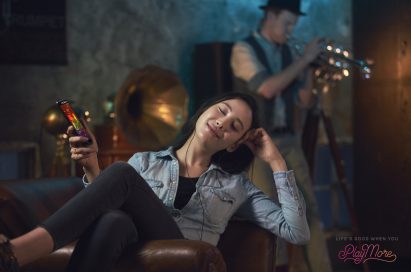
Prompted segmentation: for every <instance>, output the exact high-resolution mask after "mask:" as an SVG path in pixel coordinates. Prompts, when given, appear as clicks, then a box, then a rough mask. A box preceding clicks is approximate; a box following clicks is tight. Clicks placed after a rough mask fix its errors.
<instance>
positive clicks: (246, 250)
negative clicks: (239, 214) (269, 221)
mask: <svg viewBox="0 0 411 272" xmlns="http://www.w3.org/2000/svg"><path fill="white" fill-rule="evenodd" d="M217 247H218V248H219V249H220V251H221V253H222V254H223V257H224V260H225V263H226V265H227V271H235V272H248V271H260V272H272V271H274V267H275V260H276V259H275V253H276V252H275V248H276V236H275V235H274V234H272V233H271V232H269V231H267V230H265V229H263V228H261V227H259V226H257V225H255V224H252V223H250V222H245V221H230V222H229V224H228V226H227V228H226V230H225V232H224V233H223V235H222V236H221V238H220V241H219V243H218V245H217Z"/></svg>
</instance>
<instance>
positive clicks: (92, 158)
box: [67, 120, 100, 182]
mask: <svg viewBox="0 0 411 272" xmlns="http://www.w3.org/2000/svg"><path fill="white" fill-rule="evenodd" d="M81 123H82V124H83V126H85V127H86V129H87V131H88V133H89V135H90V137H91V140H92V144H91V145H87V146H85V145H82V144H83V143H84V142H86V141H87V140H88V139H87V138H86V137H83V136H76V135H75V134H74V127H73V126H69V127H68V129H67V135H69V143H70V153H71V158H72V159H73V160H75V161H76V162H77V163H78V164H79V165H81V166H82V167H83V170H84V172H85V173H86V176H87V179H88V181H90V182H91V181H92V180H93V179H94V178H95V177H96V176H98V175H99V174H100V167H99V164H98V158H97V152H98V145H97V141H96V138H95V137H94V135H93V134H92V133H91V131H90V129H89V127H88V126H87V124H86V122H85V121H84V120H81Z"/></svg>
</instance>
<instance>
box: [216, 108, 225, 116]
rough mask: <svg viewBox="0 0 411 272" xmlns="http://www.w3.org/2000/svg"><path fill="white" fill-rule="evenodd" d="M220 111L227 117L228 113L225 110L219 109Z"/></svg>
mask: <svg viewBox="0 0 411 272" xmlns="http://www.w3.org/2000/svg"><path fill="white" fill-rule="evenodd" d="M218 111H219V112H221V113H222V114H223V115H226V114H227V113H226V111H225V110H223V109H221V108H220V107H218Z"/></svg>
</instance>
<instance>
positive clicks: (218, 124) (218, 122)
mask: <svg viewBox="0 0 411 272" xmlns="http://www.w3.org/2000/svg"><path fill="white" fill-rule="evenodd" d="M215 124H216V126H217V127H218V128H223V121H221V120H216V122H215Z"/></svg>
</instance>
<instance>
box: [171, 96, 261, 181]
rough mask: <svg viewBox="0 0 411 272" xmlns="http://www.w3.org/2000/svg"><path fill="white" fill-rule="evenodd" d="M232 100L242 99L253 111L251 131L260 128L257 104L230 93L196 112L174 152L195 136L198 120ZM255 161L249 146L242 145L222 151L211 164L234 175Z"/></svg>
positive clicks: (175, 145) (213, 158)
mask: <svg viewBox="0 0 411 272" xmlns="http://www.w3.org/2000/svg"><path fill="white" fill-rule="evenodd" d="M230 99H240V100H242V101H244V102H245V103H246V104H247V105H248V106H249V107H250V109H251V113H252V117H251V118H252V119H251V127H250V128H251V129H252V128H258V127H259V123H258V113H257V104H256V102H255V100H254V98H253V97H252V96H251V95H248V94H246V93H239V92H229V93H225V94H223V95H219V96H216V97H213V98H211V99H209V100H207V101H206V102H204V104H203V105H202V106H201V107H200V108H199V109H198V110H197V111H196V113H195V114H194V115H193V116H192V117H191V118H190V119H189V120H188V122H187V123H186V124H185V125H184V126H183V128H182V131H181V136H180V138H179V139H178V140H177V142H176V143H175V144H174V145H173V147H174V150H177V149H179V148H181V147H182V146H183V145H184V144H185V142H187V140H188V139H189V138H190V136H191V135H192V134H193V132H194V130H195V127H196V123H197V120H198V118H199V117H200V116H201V114H203V113H204V112H205V111H206V110H207V109H208V108H210V107H211V106H213V105H215V104H218V103H220V102H222V101H226V100H230ZM253 159H254V154H253V153H252V152H251V150H250V149H249V148H248V147H247V145H245V144H242V145H240V146H239V147H238V148H237V149H236V150H235V151H233V152H228V151H227V150H225V149H224V150H220V151H219V152H217V153H215V154H214V155H213V156H212V157H211V162H212V163H214V164H216V165H218V166H220V167H221V168H222V169H223V170H224V171H227V172H229V173H232V174H237V173H240V172H242V171H245V170H247V169H248V167H249V166H250V164H251V162H252V161H253Z"/></svg>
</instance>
